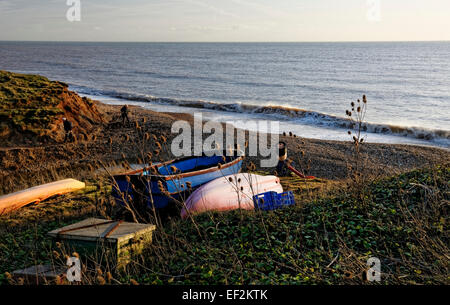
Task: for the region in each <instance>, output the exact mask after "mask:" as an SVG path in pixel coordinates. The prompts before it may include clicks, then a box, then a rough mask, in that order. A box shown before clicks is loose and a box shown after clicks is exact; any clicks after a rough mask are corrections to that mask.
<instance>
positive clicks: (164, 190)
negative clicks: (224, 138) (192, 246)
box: [112, 152, 244, 209]
mask: <svg viewBox="0 0 450 305" xmlns="http://www.w3.org/2000/svg"><path fill="white" fill-rule="evenodd" d="M243 158H244V157H243V156H239V155H238V154H237V153H236V152H234V155H232V156H226V155H225V154H224V155H223V156H216V155H214V156H206V155H205V154H203V155H202V156H199V157H186V158H179V159H174V160H171V161H167V162H164V163H159V164H156V165H153V166H152V167H147V168H142V169H139V170H135V171H130V172H127V173H123V174H121V175H115V176H114V177H113V188H112V195H113V196H114V198H115V199H116V202H117V203H119V204H122V205H124V204H125V202H128V203H131V202H132V203H133V205H135V204H136V203H137V204H142V203H144V204H146V205H147V206H148V207H149V208H153V207H154V208H155V209H161V208H165V207H167V206H168V204H169V202H171V201H183V200H185V199H187V196H188V195H189V193H190V192H192V191H194V190H195V189H197V188H198V187H199V186H201V185H203V184H205V183H208V182H210V181H212V180H214V179H217V178H220V177H223V176H227V175H232V174H237V173H239V172H240V170H241V168H242V161H243ZM130 197H131V198H130ZM130 199H131V200H130Z"/></svg>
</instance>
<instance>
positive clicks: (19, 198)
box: [0, 179, 86, 215]
mask: <svg viewBox="0 0 450 305" xmlns="http://www.w3.org/2000/svg"><path fill="white" fill-rule="evenodd" d="M85 186H86V185H85V184H84V183H83V182H80V181H78V180H75V179H65V180H60V181H55V182H51V183H47V184H43V185H38V186H34V187H31V188H28V189H25V190H22V191H19V192H15V193H11V194H8V195H3V196H0V215H2V214H6V213H9V212H11V211H13V210H16V209H19V208H21V207H23V206H26V205H28V204H30V203H33V202H34V203H39V202H41V201H44V200H45V199H48V198H50V197H52V196H56V195H58V196H60V195H63V194H66V193H71V192H74V191H78V190H81V189H84V188H85Z"/></svg>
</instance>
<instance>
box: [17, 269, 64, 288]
mask: <svg viewBox="0 0 450 305" xmlns="http://www.w3.org/2000/svg"><path fill="white" fill-rule="evenodd" d="M66 271H67V268H64V267H57V266H51V265H37V266H31V267H28V268H25V269H20V270H16V271H14V272H13V273H12V276H13V279H14V280H15V281H19V280H20V279H22V280H23V283H24V284H26V285H39V284H41V285H42V284H57V281H56V279H57V277H59V279H60V280H61V281H64V279H65V275H66Z"/></svg>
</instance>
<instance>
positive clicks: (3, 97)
mask: <svg viewBox="0 0 450 305" xmlns="http://www.w3.org/2000/svg"><path fill="white" fill-rule="evenodd" d="M63 117H66V118H67V119H68V120H70V121H71V122H72V123H73V126H74V133H75V135H77V136H79V137H80V136H83V135H86V134H89V133H91V132H93V130H94V129H95V127H96V126H98V125H100V124H102V123H104V122H105V118H104V116H103V114H102V113H100V112H99V111H98V109H97V107H96V105H95V102H93V101H92V100H90V99H87V98H81V97H80V96H79V95H78V94H76V93H75V92H72V91H69V90H68V86H67V84H64V83H61V82H56V81H50V80H48V79H47V78H46V77H43V76H39V75H25V74H18V73H11V72H6V71H0V146H15V145H20V144H37V143H39V142H41V143H42V142H43V143H52V142H59V141H61V140H62V139H63V137H64V131H63V126H62V118H63Z"/></svg>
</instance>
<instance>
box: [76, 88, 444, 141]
mask: <svg viewBox="0 0 450 305" xmlns="http://www.w3.org/2000/svg"><path fill="white" fill-rule="evenodd" d="M74 89H75V90H76V91H78V92H80V93H85V94H89V95H102V96H105V95H106V96H110V97H113V98H117V99H123V100H129V101H135V102H144V103H153V104H159V105H172V106H180V107H188V108H195V109H205V110H213V111H224V112H234V113H248V114H254V115H264V116H269V117H272V118H276V119H279V120H290V121H294V122H295V121H297V122H299V123H302V124H309V125H314V126H323V127H328V128H341V129H347V130H348V129H353V128H352V127H353V126H352V124H353V123H352V121H350V120H349V119H348V118H345V117H339V116H334V115H330V114H325V113H321V112H317V111H311V110H304V109H299V108H292V107H284V106H274V105H265V106H257V105H248V104H241V103H218V102H210V101H202V100H183V99H173V98H161V97H154V96H150V95H137V94H129V93H118V92H101V93H100V92H98V91H93V90H91V89H88V88H86V87H77V88H74ZM363 130H364V131H365V132H369V133H376V134H389V135H396V136H404V137H411V138H415V139H420V140H426V141H432V142H436V144H441V145H444V146H449V145H450V131H449V130H439V129H426V128H422V127H407V126H397V125H390V124H377V123H365V124H364V126H363Z"/></svg>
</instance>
